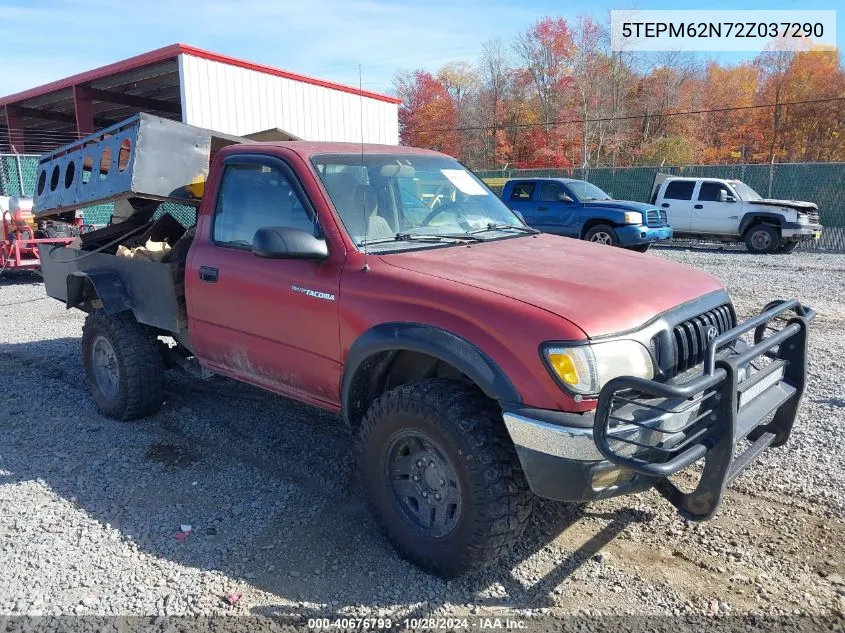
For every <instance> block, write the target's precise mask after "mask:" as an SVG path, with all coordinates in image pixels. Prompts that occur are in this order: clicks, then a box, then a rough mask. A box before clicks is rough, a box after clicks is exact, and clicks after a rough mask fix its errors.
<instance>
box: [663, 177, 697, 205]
mask: <svg viewBox="0 0 845 633" xmlns="http://www.w3.org/2000/svg"><path fill="white" fill-rule="evenodd" d="M694 190H695V181H694V180H673V181H671V182H670V183H669V184H668V185H666V191H664V192H663V198H664V199H666V200H692V192H693V191H694Z"/></svg>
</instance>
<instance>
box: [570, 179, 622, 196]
mask: <svg viewBox="0 0 845 633" xmlns="http://www.w3.org/2000/svg"><path fill="white" fill-rule="evenodd" d="M566 186H567V187H569V190H570V191H571V192H572V193H574V194H575V197H576V198H578V199H579V200H581V201H584V200H611V199H612V198H611V197H610V196H609V195H607V194H606V193H605V192H604V191H602V190H601V189H599V188H598V187H596V186H595V185H593V184H590V183H589V182H586V181H585V180H570V181H568V182H567V183H566Z"/></svg>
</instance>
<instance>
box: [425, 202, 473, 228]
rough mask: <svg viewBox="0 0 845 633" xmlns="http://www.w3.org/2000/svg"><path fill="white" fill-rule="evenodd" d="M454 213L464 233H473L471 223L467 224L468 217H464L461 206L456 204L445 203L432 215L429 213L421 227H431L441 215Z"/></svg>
mask: <svg viewBox="0 0 845 633" xmlns="http://www.w3.org/2000/svg"><path fill="white" fill-rule="evenodd" d="M444 212H445V213H454V214H455V219H456V221H457V223H458V226H459V227H461V228H462V229H463V230H464V231H467V232H468V231H471V230H472V227H471V226H470V224H469V222H467V219H466V217H465V216H464V212H463V211H462V210H461V207H460V205H458V204H456V203H454V202H444V203H443V204H441V205H440V206H439V207H437V208H436V209H434V210H433V211H432V212H431V213H429V214H428V215H427V216H425V218H424V219H423V221H422V224H421V226H430V225H431V222H432V221H433V220H434V218H436V217H437V216H438V215H440V214H441V213H444Z"/></svg>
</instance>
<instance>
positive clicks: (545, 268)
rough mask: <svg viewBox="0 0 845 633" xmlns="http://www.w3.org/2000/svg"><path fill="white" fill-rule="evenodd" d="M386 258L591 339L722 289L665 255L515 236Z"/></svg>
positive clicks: (636, 324)
mask: <svg viewBox="0 0 845 633" xmlns="http://www.w3.org/2000/svg"><path fill="white" fill-rule="evenodd" d="M381 259H382V260H383V261H384V262H386V263H387V264H390V265H392V266H396V267H398V268H403V269H406V270H411V271H414V272H417V273H420V274H423V275H431V276H433V277H438V278H441V279H447V280H449V281H453V282H456V283H459V284H465V285H468V286H472V287H475V288H480V289H482V290H487V291H489V292H493V293H496V294H499V295H502V296H503V297H508V298H510V299H514V300H516V301H521V302H523V303H527V304H530V305H533V306H535V307H537V308H540V309H543V310H546V311H548V312H551V313H553V314H556V315H558V316H560V317H562V318H564V319H566V320H568V321H570V322H571V323H573V324H575V325H577V326H578V327H580V328H581V329H582V330H583V331H584V332H585V333H586V334H587V335H588V336H589V337H591V338H592V337H597V336H603V335H606V334H615V333H618V332H624V331H627V330H632V329H634V328H637V327H639V326H641V325H643V324H645V323H646V322H648V321H650V320H651V319H653V318H654V317H656V316H657V315H659V314H660V313H662V312H665V311H667V310H669V309H671V308H674V307H676V306H679V305H681V304H683V303H686V302H688V301H691V300H693V299H696V298H698V297H701V296H703V295H706V294H708V293H711V292H714V291H717V290H721V289H723V286H722V284H721V282H720V281H719V280H718V279H716V278H715V277H713V276H711V275H709V274H707V273H704V272H701V271H699V270H696V269H694V268H689V267H687V266H682V265H681V264H676V263H674V262H670V261H667V260H665V259H662V258H660V257H652V256H649V255H642V254H640V253H634V252H632V251H626V250H624V249H621V248H612V247H608V246H603V245H599V244H592V243H590V242H584V241H581V240H576V239H571V238H566V237H557V236H553V235H538V236H536V237H528V236H522V237H515V238H511V239H503V240H497V241H494V242H489V243H482V244H473V245H472V248H469V249H467V248H461V247H450V248H436V249H429V250H423V251H411V252H405V253H395V254H391V255H382V256H381ZM519 325H520V324H519V323H514V327H518V326H519ZM524 325H526V326H527V327H530V325H529V324H524Z"/></svg>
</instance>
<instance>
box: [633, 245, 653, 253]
mask: <svg viewBox="0 0 845 633" xmlns="http://www.w3.org/2000/svg"><path fill="white" fill-rule="evenodd" d="M650 247H651V244H637V245H636V246H631V247H629V250H632V251H636V252H637V253H645V252H647V251H648V249H649V248H650Z"/></svg>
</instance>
